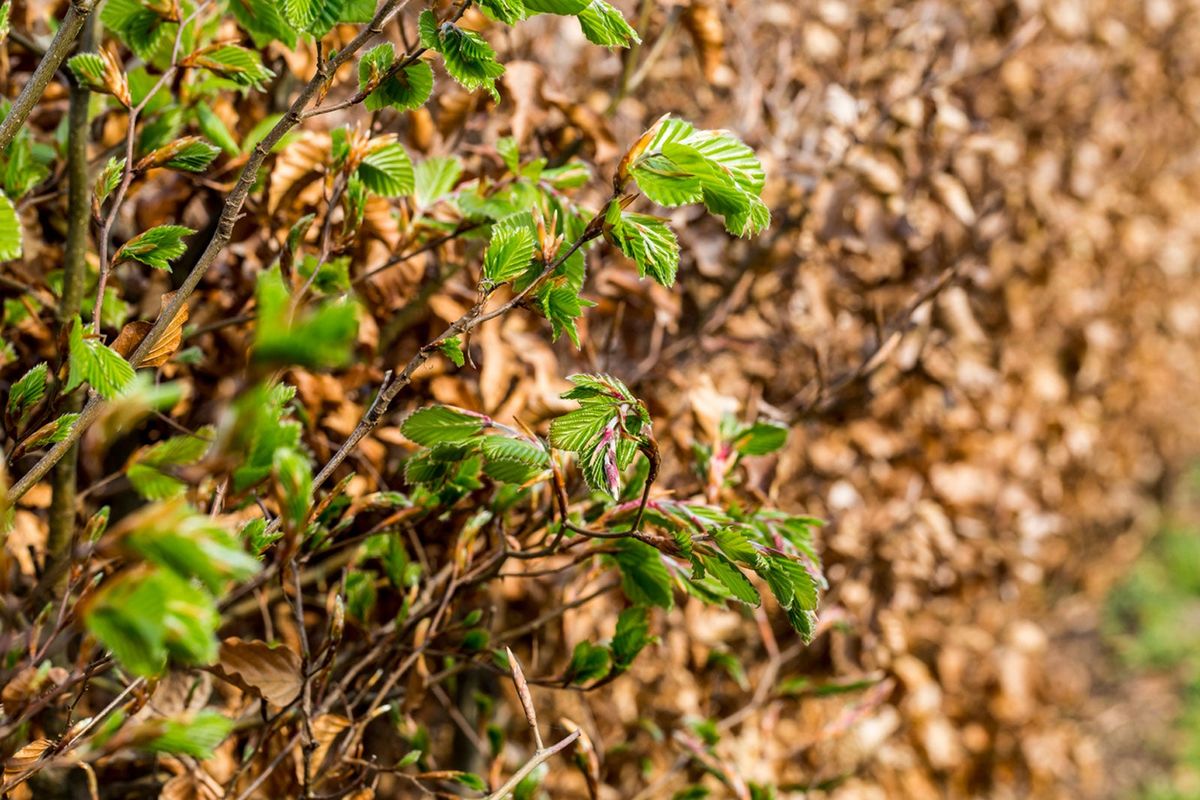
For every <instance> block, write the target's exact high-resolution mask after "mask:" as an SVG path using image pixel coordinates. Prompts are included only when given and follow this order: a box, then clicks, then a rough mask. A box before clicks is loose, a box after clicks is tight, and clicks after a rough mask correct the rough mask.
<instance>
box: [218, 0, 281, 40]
mask: <svg viewBox="0 0 1200 800" xmlns="http://www.w3.org/2000/svg"><path fill="white" fill-rule="evenodd" d="M281 5H282V4H281V3H279V2H278V0H230V2H229V7H230V10H231V11H233V16H234V17H235V18H236V19H237V21H238V24H239V25H241V26H242V29H243V30H245V31H246V33H248V34H250V37H251V38H252V39H253V40H254V46H255V47H257V48H259V49H262V48H264V47H266V46H267V45H269V44H271V42H273V41H275V40H279V41H280V42H282V43H283V44H284V45H285V46H286V47H287V48H288V49H289V50H292V49H294V48H295V47H296V31H295V30H293V29H292V26H291V25H290V24H288V21H287V20H286V19H285V18H284V15H283V9H282V8H281Z"/></svg>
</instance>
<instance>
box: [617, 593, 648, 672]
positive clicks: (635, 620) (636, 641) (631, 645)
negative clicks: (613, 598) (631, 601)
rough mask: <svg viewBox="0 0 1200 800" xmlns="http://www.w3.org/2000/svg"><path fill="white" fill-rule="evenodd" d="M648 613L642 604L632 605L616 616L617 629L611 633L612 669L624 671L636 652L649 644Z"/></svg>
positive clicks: (631, 662)
mask: <svg viewBox="0 0 1200 800" xmlns="http://www.w3.org/2000/svg"><path fill="white" fill-rule="evenodd" d="M650 641H651V637H650V615H649V612H648V611H647V609H645V608H643V607H642V606H633V607H632V608H627V609H625V610H624V611H622V612H621V615H620V616H619V617H617V631H616V633H614V634H613V638H612V643H611V644H610V645H609V648H610V649H611V650H612V660H613V669H615V670H616V671H618V672H624V671H625V670H627V669H629V667H630V665H632V664H633V660H634V659H635V658H637V655H638V653H640V652H642V650H643V648H645V647H646V645H648V644H650Z"/></svg>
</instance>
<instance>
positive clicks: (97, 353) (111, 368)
mask: <svg viewBox="0 0 1200 800" xmlns="http://www.w3.org/2000/svg"><path fill="white" fill-rule="evenodd" d="M68 349H69V356H70V358H69V367H70V369H69V371H68V373H67V385H66V386H65V387H64V390H65V391H68V392H69V391H71V390H72V389H74V388H75V387H76V386H79V385H80V384H81V383H83V382H84V381H87V383H88V384H89V385H90V386H91V387H92V388H93V389H95V390H96V392H97V394H99V395H100V396H101V397H103V398H104V399H105V400H111V399H113V398H114V397H116V396H117V395H118V394H119V393H120V392H121V390H122V389H124V388H125V387H126V386H128V385H129V383H130V382H131V381H132V380H133V375H134V372H133V366H132V365H131V364H130V363H129V362H128V361H126V360H125V359H123V358H121V356H119V355H118V354H117V353H116V352H115V351H113V350H111V349H109V348H108V347H105V346H104V345H103V344H102V343H101V342H100V340H99V339H85V338H84V336H83V324H82V323H81V322H80V321H79V317H76V318H75V320H74V322H73V324H72V326H71V333H70V337H69V348H68Z"/></svg>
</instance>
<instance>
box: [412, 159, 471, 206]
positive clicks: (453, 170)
mask: <svg viewBox="0 0 1200 800" xmlns="http://www.w3.org/2000/svg"><path fill="white" fill-rule="evenodd" d="M461 175H462V162H461V161H459V160H458V159H457V158H455V157H454V156H434V157H432V158H427V159H425V160H424V161H422V162H421V163H419V164H417V166H416V170H415V184H416V198H417V205H418V206H420V207H421V208H429V207H431V206H432V205H433V204H434V203H436V202H437V201H438V200H441V199H442V198H443V197H445V196H446V195H447V194H449V193H450V191H451V190H452V189H453V188H454V187H455V185H456V184H457V183H458V179H459V177H460V176H461Z"/></svg>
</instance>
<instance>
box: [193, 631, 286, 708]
mask: <svg viewBox="0 0 1200 800" xmlns="http://www.w3.org/2000/svg"><path fill="white" fill-rule="evenodd" d="M210 670H211V671H212V673H213V674H214V675H216V676H218V677H220V678H223V679H224V680H226V681H228V682H229V683H232V684H233V685H234V686H237V687H238V688H239V689H242V690H244V691H247V692H250V693H251V694H253V695H255V696H257V697H261V698H263V699H264V700H266V701H267V702H268V703H271V704H273V705H276V706H286V705H288V704H289V703H291V702H292V701H293V700H295V699H296V696H297V695H298V694H299V693H300V689H301V688H302V687H303V681H302V678H301V675H300V656H298V655H296V653H295V652H294V651H292V650H291V649H289V648H287V647H271V646H270V645H268V644H267V643H266V642H263V641H259V640H256V639H255V640H245V639H239V638H237V637H236V636H233V637H230V638H228V639H226V640H225V641H223V642H221V650H220V654H219V656H218V659H217V663H216V664H214V665H213V666H212V667H210Z"/></svg>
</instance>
